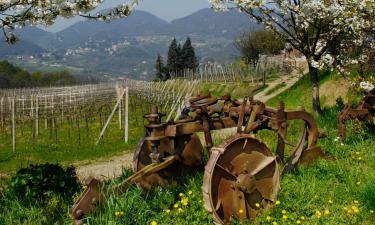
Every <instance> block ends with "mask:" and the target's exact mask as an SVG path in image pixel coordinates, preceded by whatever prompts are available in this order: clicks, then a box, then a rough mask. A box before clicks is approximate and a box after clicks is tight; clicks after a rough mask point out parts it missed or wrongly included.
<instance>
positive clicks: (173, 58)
mask: <svg viewBox="0 0 375 225" xmlns="http://www.w3.org/2000/svg"><path fill="white" fill-rule="evenodd" d="M178 61H179V51H178V47H177V41H176V38H174V39H173V40H172V42H171V44H170V45H169V49H168V61H167V68H168V71H169V72H170V73H174V72H176V71H177V70H178Z"/></svg>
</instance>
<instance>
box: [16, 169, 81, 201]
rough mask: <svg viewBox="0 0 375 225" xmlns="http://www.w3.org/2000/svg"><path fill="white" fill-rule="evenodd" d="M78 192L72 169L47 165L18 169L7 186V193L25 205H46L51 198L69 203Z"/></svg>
mask: <svg viewBox="0 0 375 225" xmlns="http://www.w3.org/2000/svg"><path fill="white" fill-rule="evenodd" d="M79 190H80V185H79V182H78V179H77V175H76V173H75V168H74V167H69V168H67V169H63V168H62V167H61V166H60V165H58V164H49V163H46V164H40V165H30V166H29V167H27V168H22V169H20V170H19V171H18V172H17V173H16V175H15V176H14V177H12V179H11V182H10V185H9V192H10V193H12V194H13V195H14V196H16V197H17V198H18V199H19V200H20V201H21V202H23V203H24V204H26V205H32V204H38V203H39V204H45V203H48V201H49V200H50V198H52V196H58V197H61V198H62V199H64V200H66V201H69V202H71V201H72V198H73V195H74V194H75V193H76V192H77V191H79Z"/></svg>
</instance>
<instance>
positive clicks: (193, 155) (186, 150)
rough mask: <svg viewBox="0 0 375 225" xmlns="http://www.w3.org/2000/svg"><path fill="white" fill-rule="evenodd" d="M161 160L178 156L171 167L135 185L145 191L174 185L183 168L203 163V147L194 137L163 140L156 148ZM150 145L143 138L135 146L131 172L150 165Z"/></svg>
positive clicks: (144, 178) (187, 136) (146, 177)
mask: <svg viewBox="0 0 375 225" xmlns="http://www.w3.org/2000/svg"><path fill="white" fill-rule="evenodd" d="M158 149H159V153H160V155H161V156H162V158H166V157H168V156H171V155H175V154H178V155H179V159H178V161H176V162H175V163H173V164H172V165H171V166H169V167H167V168H165V169H164V170H162V171H159V172H157V173H153V174H150V175H148V176H145V177H143V178H142V180H140V181H138V182H137V185H138V186H139V187H141V188H142V189H143V190H145V191H149V190H151V188H152V187H154V186H168V185H171V184H174V183H176V182H175V181H176V179H175V178H176V177H178V174H179V172H181V171H182V170H183V168H185V167H197V166H200V165H202V162H203V146H202V144H201V142H200V140H199V138H198V137H197V136H196V135H186V136H179V137H177V138H175V139H169V138H165V139H162V140H161V141H160V145H159V147H158ZM151 152H152V151H151V143H150V142H149V141H147V140H146V139H145V138H143V139H142V140H141V141H140V142H139V143H138V145H137V149H136V151H135V153H134V157H133V172H137V171H139V170H141V169H142V168H143V167H145V166H147V165H150V164H151V163H152V160H151V158H150V153H151Z"/></svg>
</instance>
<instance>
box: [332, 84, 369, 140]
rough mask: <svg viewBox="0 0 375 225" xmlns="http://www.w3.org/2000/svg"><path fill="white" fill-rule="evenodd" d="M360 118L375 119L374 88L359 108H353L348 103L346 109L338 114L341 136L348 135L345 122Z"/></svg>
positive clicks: (361, 119) (363, 99)
mask: <svg viewBox="0 0 375 225" xmlns="http://www.w3.org/2000/svg"><path fill="white" fill-rule="evenodd" d="M355 119H358V120H360V121H369V122H371V121H374V120H375V89H372V90H371V91H369V92H368V93H367V95H366V96H364V97H363V98H362V100H361V102H360V103H359V106H358V107H357V108H353V107H352V106H351V104H346V105H345V107H344V109H343V110H342V111H341V113H340V115H339V116H338V130H339V135H340V137H341V138H345V136H346V126H345V122H346V121H348V120H355Z"/></svg>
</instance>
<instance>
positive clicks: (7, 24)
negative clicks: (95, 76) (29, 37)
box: [0, 0, 138, 43]
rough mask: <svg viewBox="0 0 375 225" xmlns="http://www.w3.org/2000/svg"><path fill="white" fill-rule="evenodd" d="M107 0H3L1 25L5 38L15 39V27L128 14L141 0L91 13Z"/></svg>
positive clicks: (126, 2) (0, 17)
mask: <svg viewBox="0 0 375 225" xmlns="http://www.w3.org/2000/svg"><path fill="white" fill-rule="evenodd" d="M103 2H104V0H0V29H1V30H2V31H3V34H4V36H5V38H6V41H7V42H9V43H13V42H15V41H16V37H15V35H14V34H13V33H12V30H13V29H14V28H16V27H23V26H26V25H31V24H35V25H36V24H42V25H51V24H53V23H54V22H55V20H56V18H57V17H59V16H60V17H66V18H68V17H72V16H77V15H79V16H83V17H87V18H92V19H99V20H110V19H115V18H121V17H127V16H128V15H129V14H130V13H131V11H132V8H133V6H134V5H136V4H137V3H138V0H128V1H124V2H125V3H124V4H122V5H119V6H118V7H115V8H113V9H110V10H106V11H103V12H100V13H95V14H90V11H92V10H93V9H95V8H96V7H97V6H99V5H100V4H101V3H103Z"/></svg>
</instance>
